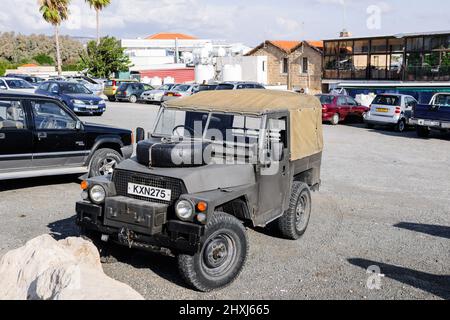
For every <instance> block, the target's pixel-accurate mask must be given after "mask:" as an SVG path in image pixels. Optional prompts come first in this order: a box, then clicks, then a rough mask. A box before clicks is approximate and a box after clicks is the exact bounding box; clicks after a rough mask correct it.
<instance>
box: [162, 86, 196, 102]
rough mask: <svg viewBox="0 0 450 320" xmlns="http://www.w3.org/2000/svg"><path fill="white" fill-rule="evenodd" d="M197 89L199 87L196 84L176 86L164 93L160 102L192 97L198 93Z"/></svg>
mask: <svg viewBox="0 0 450 320" xmlns="http://www.w3.org/2000/svg"><path fill="white" fill-rule="evenodd" d="M199 87H200V86H199V85H198V84H177V85H176V86H174V87H173V88H172V89H170V90H169V91H166V93H164V95H163V97H162V102H166V101H169V100H172V99H178V98H182V97H188V96H192V95H193V94H196V93H197V92H198V90H199Z"/></svg>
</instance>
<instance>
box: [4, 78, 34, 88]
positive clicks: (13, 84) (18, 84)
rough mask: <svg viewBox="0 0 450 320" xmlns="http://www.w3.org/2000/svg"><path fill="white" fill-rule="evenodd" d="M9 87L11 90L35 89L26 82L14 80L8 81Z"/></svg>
mask: <svg viewBox="0 0 450 320" xmlns="http://www.w3.org/2000/svg"><path fill="white" fill-rule="evenodd" d="M6 83H7V84H8V87H10V88H11V89H33V88H34V87H33V86H32V85H31V84H29V83H28V82H26V81H25V80H19V79H13V80H6Z"/></svg>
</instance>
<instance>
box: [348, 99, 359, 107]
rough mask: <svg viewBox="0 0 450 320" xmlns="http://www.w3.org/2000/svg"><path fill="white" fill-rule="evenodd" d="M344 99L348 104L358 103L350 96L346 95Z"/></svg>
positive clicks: (354, 104)
mask: <svg viewBox="0 0 450 320" xmlns="http://www.w3.org/2000/svg"><path fill="white" fill-rule="evenodd" d="M346 100H347V105H349V106H357V105H358V103H357V102H356V101H355V99H353V98H352V97H347V98H346Z"/></svg>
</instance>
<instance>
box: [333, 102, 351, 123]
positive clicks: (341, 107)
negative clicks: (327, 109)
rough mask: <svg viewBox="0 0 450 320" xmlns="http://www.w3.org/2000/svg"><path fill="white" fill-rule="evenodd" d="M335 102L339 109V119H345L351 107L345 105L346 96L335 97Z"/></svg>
mask: <svg viewBox="0 0 450 320" xmlns="http://www.w3.org/2000/svg"><path fill="white" fill-rule="evenodd" d="M336 104H337V108H338V110H339V115H340V118H341V120H342V119H345V118H346V117H347V115H348V114H349V113H350V110H351V107H350V106H349V105H347V97H346V96H339V97H338V98H337V102H336Z"/></svg>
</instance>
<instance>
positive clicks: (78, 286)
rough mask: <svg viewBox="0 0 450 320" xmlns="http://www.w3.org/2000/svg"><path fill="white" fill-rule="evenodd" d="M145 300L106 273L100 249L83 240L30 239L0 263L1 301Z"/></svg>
mask: <svg viewBox="0 0 450 320" xmlns="http://www.w3.org/2000/svg"><path fill="white" fill-rule="evenodd" d="M25 299H30V300H41V299H55V300H79V299H81V300H142V299H143V297H142V296H141V295H140V294H139V293H137V292H136V291H134V290H133V289H132V288H130V287H129V286H127V285H125V284H123V283H120V282H118V281H116V280H114V279H111V278H109V277H108V276H107V275H105V274H104V273H103V269H102V265H101V263H100V255H99V253H98V250H97V248H96V247H95V246H94V245H93V244H92V243H91V242H89V241H86V240H83V239H81V238H67V239H65V240H61V241H56V240H55V239H53V238H52V237H51V236H49V235H43V236H40V237H37V238H35V239H33V240H30V241H29V242H27V243H26V245H25V246H23V247H21V248H19V249H16V250H13V251H10V252H8V253H7V254H6V255H5V256H3V258H2V259H1V260H0V300H25Z"/></svg>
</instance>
